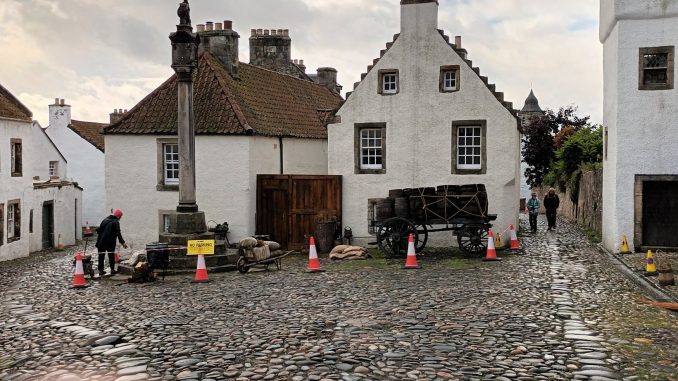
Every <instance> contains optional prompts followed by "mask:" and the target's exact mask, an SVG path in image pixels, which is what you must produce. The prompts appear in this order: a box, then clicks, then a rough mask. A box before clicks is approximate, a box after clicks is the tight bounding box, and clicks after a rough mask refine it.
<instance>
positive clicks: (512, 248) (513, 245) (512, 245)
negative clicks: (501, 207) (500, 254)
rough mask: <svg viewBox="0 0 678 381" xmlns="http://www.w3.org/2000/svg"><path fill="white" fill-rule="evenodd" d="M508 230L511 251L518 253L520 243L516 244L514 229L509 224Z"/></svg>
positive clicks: (516, 238)
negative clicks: (509, 232)
mask: <svg viewBox="0 0 678 381" xmlns="http://www.w3.org/2000/svg"><path fill="white" fill-rule="evenodd" d="M509 230H510V231H511V251H518V250H520V242H518V234H517V233H516V228H515V227H514V226H513V224H511V225H509Z"/></svg>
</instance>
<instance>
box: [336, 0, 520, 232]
mask: <svg viewBox="0 0 678 381" xmlns="http://www.w3.org/2000/svg"><path fill="white" fill-rule="evenodd" d="M337 116H338V117H339V118H340V122H339V123H336V124H331V125H329V126H328V134H329V140H328V141H329V147H328V149H329V174H331V175H342V176H343V223H344V225H347V226H350V227H351V228H352V229H353V235H354V236H356V237H357V238H358V241H359V242H361V243H366V242H369V241H373V240H374V237H373V236H372V235H371V229H370V228H369V225H370V221H371V220H372V216H371V213H369V212H368V211H370V210H371V208H370V205H369V203H370V201H369V200H370V199H378V198H383V197H387V196H388V191H389V189H399V188H417V187H431V186H436V185H443V184H476V183H483V184H485V185H486V187H487V191H488V198H489V213H492V214H497V215H498V218H497V221H495V222H494V224H495V225H496V226H497V227H498V228H500V229H502V230H503V229H505V228H506V227H507V226H508V225H509V224H517V222H518V206H519V193H520V173H519V168H520V131H519V123H518V119H517V116H516V111H515V110H513V107H512V104H511V103H509V102H506V101H504V99H503V93H498V92H496V91H495V85H492V84H489V82H488V79H487V78H486V77H483V76H481V75H480V70H479V69H478V68H474V67H473V66H472V63H471V61H470V60H469V59H468V57H467V52H466V50H464V49H463V48H462V46H461V38H460V37H457V38H456V41H455V43H450V42H449V39H448V37H447V36H445V35H444V32H443V31H442V30H439V29H438V2H437V1H436V0H402V1H401V30H400V33H399V34H397V35H395V37H394V40H393V42H390V43H388V44H386V49H385V50H382V52H381V57H380V58H378V59H376V60H375V61H374V64H373V65H370V66H369V67H368V70H367V73H366V74H363V75H362V80H361V81H360V82H359V83H357V84H356V86H355V89H354V91H353V93H351V94H350V96H348V97H347V100H346V102H345V103H344V104H343V105H342V106H341V108H340V109H339V111H338V112H337ZM462 135H465V136H466V137H467V138H469V139H466V138H464V139H459V137H460V136H462ZM460 142H461V143H460ZM448 235H450V234H448ZM443 240H444V241H443ZM448 241H449V239H447V237H445V238H442V237H441V238H440V240H439V241H438V243H443V242H448ZM432 243H433V244H436V241H435V240H434V242H432Z"/></svg>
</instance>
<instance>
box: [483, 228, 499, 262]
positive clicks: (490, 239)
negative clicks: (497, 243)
mask: <svg viewBox="0 0 678 381" xmlns="http://www.w3.org/2000/svg"><path fill="white" fill-rule="evenodd" d="M483 261H501V258H497V250H496V249H495V247H494V236H493V234H492V229H490V230H489V232H488V235H487V254H486V255H485V258H483Z"/></svg>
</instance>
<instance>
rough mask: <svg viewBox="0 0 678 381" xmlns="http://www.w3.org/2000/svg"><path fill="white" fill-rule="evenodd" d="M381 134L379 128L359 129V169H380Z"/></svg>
mask: <svg viewBox="0 0 678 381" xmlns="http://www.w3.org/2000/svg"><path fill="white" fill-rule="evenodd" d="M383 148H384V146H383V136H382V129H381V128H363V129H361V130H360V169H382V168H383V164H384V158H383Z"/></svg>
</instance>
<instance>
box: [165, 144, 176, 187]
mask: <svg viewBox="0 0 678 381" xmlns="http://www.w3.org/2000/svg"><path fill="white" fill-rule="evenodd" d="M163 158H164V160H163V169H164V178H165V185H178V184H179V145H178V144H169V143H168V144H163Z"/></svg>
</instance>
